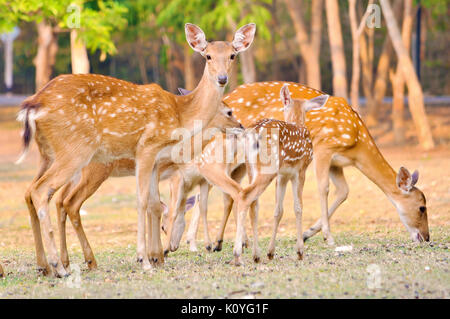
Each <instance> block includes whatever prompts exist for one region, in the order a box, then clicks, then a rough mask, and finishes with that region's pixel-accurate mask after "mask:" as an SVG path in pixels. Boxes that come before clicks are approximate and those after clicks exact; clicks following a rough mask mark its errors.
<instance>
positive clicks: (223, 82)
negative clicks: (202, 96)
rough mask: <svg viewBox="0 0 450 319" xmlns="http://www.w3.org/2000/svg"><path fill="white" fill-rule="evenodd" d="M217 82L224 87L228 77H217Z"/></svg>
mask: <svg viewBox="0 0 450 319" xmlns="http://www.w3.org/2000/svg"><path fill="white" fill-rule="evenodd" d="M217 82H219V84H222V85H225V84H227V82H228V76H226V75H219V76H218V77H217Z"/></svg>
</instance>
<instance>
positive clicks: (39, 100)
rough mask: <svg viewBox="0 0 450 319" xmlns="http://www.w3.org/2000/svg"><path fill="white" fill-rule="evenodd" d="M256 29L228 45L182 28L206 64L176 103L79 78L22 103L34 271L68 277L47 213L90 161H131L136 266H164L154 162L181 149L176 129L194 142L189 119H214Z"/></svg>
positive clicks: (165, 95) (162, 95) (167, 96)
mask: <svg viewBox="0 0 450 319" xmlns="http://www.w3.org/2000/svg"><path fill="white" fill-rule="evenodd" d="M255 30H256V26H255V24H248V25H245V26H243V27H241V28H240V29H239V30H238V31H237V32H236V34H235V35H234V39H233V41H232V42H231V43H230V42H224V41H216V42H209V43H208V42H207V41H206V37H205V34H204V33H203V31H202V30H201V29H200V28H199V27H197V26H195V25H193V24H186V26H185V32H186V39H187V41H188V43H189V45H190V46H191V47H192V49H193V50H195V51H197V52H199V53H200V54H202V55H203V56H204V57H205V58H206V64H205V70H204V73H203V76H202V79H201V80H200V83H199V84H198V86H197V87H196V89H195V90H194V91H193V92H192V94H189V95H186V96H176V95H174V94H171V93H169V92H167V91H164V90H163V89H161V88H160V87H159V86H158V85H155V84H154V85H150V86H148V85H136V84H133V83H130V82H126V81H122V80H118V79H115V78H111V77H106V76H102V75H94V74H88V75H84V74H83V75H82V74H78V75H62V76H58V77H57V78H55V79H53V80H52V81H50V82H49V83H48V84H47V85H46V86H45V87H44V88H42V89H41V90H40V91H39V92H37V93H36V94H35V95H34V96H32V97H30V98H28V99H27V100H26V101H25V102H24V103H23V105H22V110H21V118H22V119H23V121H24V126H25V129H24V134H23V138H24V154H25V153H26V150H27V149H28V147H29V144H30V141H31V137H32V136H33V134H35V140H36V142H37V144H38V148H39V151H40V155H41V166H40V169H39V172H38V174H37V176H36V177H35V179H34V180H33V181H32V183H31V186H30V187H29V189H28V190H27V192H26V194H25V200H26V202H27V205H28V209H29V212H30V216H31V224H32V228H33V235H34V238H35V244H36V255H37V263H38V267H39V268H40V269H41V270H42V271H43V272H44V273H50V271H53V273H54V274H55V275H56V276H65V275H67V272H66V270H65V269H64V267H63V265H62V262H61V260H60V258H59V256H58V252H57V249H56V245H55V241H54V235H53V229H52V226H51V221H50V215H49V213H48V206H49V202H50V200H51V198H52V195H53V194H54V193H55V192H56V191H57V190H58V189H59V188H60V187H61V186H63V185H64V184H66V183H67V182H69V181H70V180H71V179H72V178H73V177H74V176H76V175H77V174H79V172H80V170H81V169H82V168H83V167H84V166H86V165H87V164H89V163H90V162H99V163H109V162H111V161H113V160H117V159H121V158H134V160H135V162H136V179H137V193H138V196H137V197H138V240H137V257H138V260H140V261H142V262H143V265H144V267H145V268H149V267H150V266H151V265H150V262H149V259H150V260H151V261H152V262H153V263H154V264H160V263H163V262H164V255H163V249H162V244H161V236H160V222H161V213H162V212H161V205H160V197H159V188H158V173H157V170H156V169H155V168H156V165H155V163H157V162H158V161H160V160H161V159H163V158H168V157H169V156H170V153H171V150H172V148H173V146H174V145H176V144H177V143H179V142H180V141H179V140H177V139H174V138H173V137H172V133H173V132H174V130H176V129H177V128H180V127H183V128H185V129H186V130H188V132H189V134H190V135H194V134H195V133H198V131H197V132H196V130H195V125H194V122H196V120H197V121H198V120H199V121H202V123H203V124H207V123H209V122H210V120H211V119H212V118H213V117H214V115H215V114H216V113H217V111H218V108H219V105H220V102H221V100H222V97H223V90H224V88H225V85H226V84H227V82H228V73H229V72H230V70H231V66H232V63H233V62H234V60H235V57H236V55H237V54H238V53H239V52H241V51H244V50H246V49H247V48H248V47H249V46H250V44H251V43H252V41H253V38H254V34H255ZM200 129H201V128H200ZM21 158H23V157H21ZM147 211H148V213H147ZM146 214H147V219H148V220H147V223H146ZM146 225H147V230H148V238H147V239H148V242H147V243H146V241H145V233H146ZM41 231H42V237H43V239H44V243H45V248H46V250H47V252H48V261H47V258H46V255H45V251H44V244H43V242H42V237H41ZM49 264H50V266H51V268H50V266H49Z"/></svg>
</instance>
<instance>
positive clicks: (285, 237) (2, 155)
mask: <svg viewBox="0 0 450 319" xmlns="http://www.w3.org/2000/svg"><path fill="white" fill-rule="evenodd" d="M16 112H17V107H6V108H0V262H1V263H2V264H3V266H4V269H5V273H6V278H3V279H0V298H46V297H50V298H132V297H135V298H141V297H142V298H170V297H171V298H319V297H320V298H449V297H450V272H449V250H448V249H449V245H450V233H449V230H450V225H449V221H450V189H449V186H450V183H449V181H450V178H449V173H448V172H449V171H450V161H449V157H450V156H449V155H450V147H449V145H450V141H449V139H450V132H449V127H450V125H449V123H448V119H449V118H450V117H449V115H450V114H449V111H448V108H438V107H433V108H429V110H428V112H429V113H430V121H431V123H432V126H433V133H434V134H435V136H436V137H437V138H436V139H437V141H438V147H437V148H436V149H435V150H433V151H429V152H424V151H422V150H420V149H418V148H417V147H415V146H412V145H411V146H406V147H402V148H398V147H395V146H393V145H392V143H391V142H390V140H391V138H390V137H389V136H390V135H389V134H390V133H389V131H390V130H389V127H387V126H386V125H388V124H385V126H384V127H383V126H380V127H379V128H377V129H374V130H373V132H374V133H375V134H374V135H375V137H376V139H377V143H378V144H381V145H382V146H383V147H382V148H381V150H382V153H383V154H384V155H385V157H386V158H387V160H388V161H389V162H390V163H391V165H392V166H393V167H394V168H395V169H398V168H399V167H400V166H401V165H403V166H405V167H407V168H408V169H410V170H414V169H418V170H419V172H420V178H419V182H418V187H419V188H421V189H422V190H423V191H424V193H425V195H426V197H427V204H428V214H429V215H428V216H429V225H430V233H431V242H430V243H423V244H414V243H412V242H410V240H409V235H408V233H407V231H406V229H405V228H404V226H403V225H402V224H401V223H400V220H399V217H398V215H397V213H396V211H395V209H394V207H393V206H392V205H391V203H390V202H389V201H388V199H387V198H386V197H385V196H384V194H383V193H382V192H381V191H380V190H379V189H378V188H377V187H376V186H375V185H374V184H372V183H371V182H370V181H369V180H368V179H367V178H365V177H364V176H363V175H362V174H361V173H360V172H359V171H357V170H356V169H354V168H347V169H346V170H345V174H346V177H347V180H348V182H349V185H350V195H349V198H348V200H347V201H346V202H345V203H344V204H343V205H342V206H341V208H339V210H338V211H337V213H336V215H335V216H334V217H333V219H332V222H331V229H332V232H333V233H334V235H335V240H336V243H337V246H351V247H352V250H351V251H344V252H336V251H335V249H334V248H330V247H328V246H327V245H326V244H325V243H324V242H323V239H322V237H321V234H318V235H317V236H315V237H313V238H312V239H311V240H310V241H308V242H307V243H306V251H305V257H304V260H303V261H298V260H297V259H296V253H295V248H294V247H295V217H294V214H293V212H292V194H291V192H290V190H288V193H287V195H286V200H285V214H284V217H283V219H282V221H281V225H280V233H279V239H278V241H277V250H276V255H275V258H274V260H272V261H269V260H268V259H267V258H266V257H265V254H266V252H267V246H268V239H269V236H270V230H271V225H272V214H273V209H274V204H275V201H274V186H273V185H271V186H270V187H269V189H268V190H267V191H266V192H265V193H264V194H263V195H262V198H261V205H260V218H259V220H260V223H259V233H260V243H261V249H262V253H263V256H264V258H262V261H261V263H259V264H254V263H253V262H252V260H251V254H250V251H249V250H248V249H246V250H245V254H244V260H245V265H244V266H241V267H235V266H233V265H231V264H229V261H230V260H231V259H232V238H233V235H234V229H235V226H234V221H231V222H230V223H229V225H228V228H227V232H226V236H225V244H224V249H223V251H222V252H220V253H210V252H207V251H206V250H204V249H203V248H202V233H203V232H202V231H201V229H200V232H199V237H200V238H199V245H198V246H199V248H200V249H199V251H198V252H197V253H193V252H190V251H189V250H188V247H187V245H186V243H185V240H184V239H183V241H182V246H181V247H180V249H179V250H178V251H177V252H175V253H173V254H170V255H169V257H168V258H167V259H166V263H165V265H164V266H162V267H159V268H156V269H154V270H152V271H149V272H143V271H142V270H141V268H140V266H139V265H138V264H137V263H136V262H135V258H136V229H137V225H136V208H135V202H136V198H135V181H134V178H133V177H123V178H111V179H109V180H108V181H107V182H105V183H104V185H102V187H101V188H100V189H99V191H98V192H97V193H96V194H95V195H94V196H93V197H92V198H90V199H89V200H88V201H87V202H86V203H85V205H84V206H83V209H84V210H85V211H86V213H87V214H86V215H84V216H82V218H83V223H84V226H85V230H86V233H87V236H88V238H89V240H90V242H91V245H92V247H93V249H94V253H95V255H96V258H97V262H98V264H99V268H98V270H95V271H88V270H87V267H86V265H85V264H84V263H83V257H82V252H81V248H80V246H79V243H78V240H77V238H76V235H75V232H74V231H73V228H72V226H71V225H70V224H69V223H68V245H69V253H70V256H71V263H72V276H70V277H69V278H66V279H56V278H51V277H43V276H40V275H38V273H37V271H36V262H35V255H34V244H33V236H32V232H31V228H30V225H29V221H28V220H29V219H28V212H27V210H26V206H25V203H24V200H23V194H24V190H25V189H26V187H27V186H28V184H29V183H30V181H31V179H32V178H33V176H34V174H35V173H36V170H37V150H36V146H35V145H33V148H32V151H31V153H30V156H29V157H28V158H27V160H26V161H25V162H24V163H23V164H21V165H14V164H13V162H14V160H15V159H16V158H17V156H18V154H19V153H20V148H21V145H20V126H19V124H18V123H16V122H14V116H15V114H16ZM408 126H409V127H412V124H411V123H410V121H408ZM408 132H410V131H408ZM412 135H413V134H412V133H411V134H410V133H408V136H410V139H413V137H412ZM316 189H317V188H316V183H315V180H314V173H313V172H312V169H311V168H310V169H309V170H308V172H307V180H306V185H305V191H304V195H303V200H304V225H305V227H308V226H310V225H311V224H312V223H313V222H314V221H315V220H316V219H317V218H318V217H319V204H318V195H317V191H316ZM332 192H333V188H331V193H332ZM162 196H163V198H164V199H165V200H166V201H167V198H168V188H167V185H166V184H162ZM209 205H210V206H209V212H208V217H209V221H210V232H211V234H212V236H213V237H214V236H215V234H216V232H217V228H218V225H219V221H220V218H221V214H222V196H221V194H220V192H219V191H217V190H213V192H212V193H211V196H210V199H209ZM54 211H55V210H54V206H53V205H52V214H53V216H52V219H53V225H54V227H55V229H56V216H54ZM190 215H191V213H188V214H187V220H188V221H189V219H190ZM163 239H165V238H163Z"/></svg>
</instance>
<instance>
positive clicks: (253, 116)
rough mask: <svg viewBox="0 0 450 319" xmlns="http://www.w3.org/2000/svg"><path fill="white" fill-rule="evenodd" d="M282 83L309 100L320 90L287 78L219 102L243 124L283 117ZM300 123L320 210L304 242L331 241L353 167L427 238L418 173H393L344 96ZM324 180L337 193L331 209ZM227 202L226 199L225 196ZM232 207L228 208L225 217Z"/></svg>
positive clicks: (416, 234) (415, 234) (244, 88)
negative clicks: (307, 138) (307, 137)
mask: <svg viewBox="0 0 450 319" xmlns="http://www.w3.org/2000/svg"><path fill="white" fill-rule="evenodd" d="M284 84H288V85H289V88H290V92H291V94H292V98H293V99H311V98H314V97H316V96H319V95H321V94H323V93H322V92H320V91H317V90H315V89H311V88H308V87H306V86H303V85H300V84H297V83H292V82H259V83H252V84H244V85H241V86H239V87H238V88H236V89H235V90H234V91H233V92H231V93H229V94H227V95H226V96H225V97H224V102H225V103H226V104H227V105H228V106H230V107H231V109H232V110H233V113H234V116H235V117H236V118H237V119H238V120H239V121H240V122H241V123H242V124H243V125H244V126H245V127H247V126H248V125H250V124H251V123H253V122H254V121H255V120H258V119H261V118H275V119H283V106H282V104H281V101H280V100H278V99H277V98H276V95H277V94H278V92H279V90H280V88H281V86H283V85H284ZM305 124H306V127H307V128H308V130H309V131H310V134H311V137H312V142H313V148H314V164H315V165H314V166H315V172H316V178H317V183H318V190H319V198H320V206H321V212H322V216H321V219H319V220H318V221H317V222H316V223H315V224H314V226H312V227H311V228H310V229H308V230H307V231H305V233H304V239H305V240H306V239H308V238H309V237H311V236H313V235H315V234H316V233H317V232H319V231H320V230H321V229H322V232H323V234H324V237H325V239H327V240H328V242H329V243H330V244H332V243H333V242H334V241H333V239H332V237H331V233H330V228H329V224H328V219H329V218H330V217H331V216H332V215H333V213H334V212H335V211H336V209H337V208H338V207H339V206H340V205H341V204H342V203H343V202H344V201H345V200H346V199H347V195H348V191H349V189H348V185H347V182H346V180H345V177H344V171H343V167H345V166H349V165H353V166H355V167H357V168H358V169H359V170H360V171H361V172H362V173H363V174H364V175H366V176H367V177H368V178H369V179H370V180H372V181H373V182H374V183H375V184H376V185H377V186H378V187H380V188H381V190H382V191H383V192H384V193H385V194H386V195H387V196H388V198H389V199H390V201H391V202H392V203H393V204H394V206H395V208H396V209H397V212H398V214H399V216H400V220H401V221H402V223H403V224H404V225H405V227H406V229H407V230H408V232H409V233H410V235H411V238H412V240H414V241H418V242H421V241H424V240H425V241H429V238H430V236H429V230H428V220H427V208H426V201H425V196H424V194H423V193H422V192H421V191H420V190H419V189H418V188H416V187H415V186H414V185H415V184H416V183H417V180H418V172H417V171H416V172H414V174H412V175H411V174H410V173H409V172H408V170H407V169H406V168H403V167H401V168H400V169H399V171H398V173H396V172H395V171H394V170H393V169H392V167H391V166H390V165H389V164H388V162H387V161H386V160H385V159H384V157H383V155H382V154H381V153H380V151H379V150H378V148H377V146H376V145H375V142H374V140H373V138H372V136H371V135H370V133H369V131H368V130H367V127H366V126H365V125H364V123H363V121H362V120H361V118H360V116H359V115H358V113H356V112H355V111H354V110H353V109H352V108H351V107H350V106H349V105H348V104H347V102H346V100H345V99H343V98H339V97H333V96H331V97H330V98H329V99H328V102H327V105H326V106H325V107H324V108H323V109H321V110H317V111H311V112H309V113H308V114H307V116H306V122H305ZM329 178H331V180H332V182H333V183H334V185H335V186H336V192H337V193H336V195H337V196H336V199H335V201H334V202H333V204H332V205H331V207H330V208H328V187H329ZM226 201H228V202H231V200H230V199H229V198H228V199H226ZM231 206H232V205H231V204H230V205H228V206H227V209H228V210H226V211H225V216H224V219H225V220H226V218H227V217H226V216H227V215H229V213H230V209H231ZM222 234H223V231H222ZM222 236H223V235H222ZM222 239H223V237H219V238H218V241H217V243H216V246H215V250H220V248H221V241H222Z"/></svg>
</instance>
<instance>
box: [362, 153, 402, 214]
mask: <svg viewBox="0 0 450 319" xmlns="http://www.w3.org/2000/svg"><path fill="white" fill-rule="evenodd" d="M364 147H367V145H365V146H364ZM371 147H375V148H376V146H371ZM365 153H367V154H368V155H367V156H365V158H364V160H363V161H358V163H357V166H358V167H359V168H360V169H361V170H362V172H363V173H364V174H365V175H366V176H367V177H368V178H369V179H370V180H372V182H374V183H375V184H376V185H377V186H378V187H379V188H380V189H381V190H382V191H383V192H384V193H385V194H386V196H387V197H388V198H389V200H390V201H391V202H392V203H393V204H394V205H395V206H396V207H397V206H398V205H397V201H398V200H400V198H401V196H402V193H401V191H400V189H399V188H398V187H397V182H396V177H397V174H396V172H395V171H394V169H393V168H392V167H391V165H389V163H388V162H387V161H386V159H385V158H384V157H383V155H381V153H380V152H379V150H378V149H377V152H376V154H374V152H372V151H369V152H365Z"/></svg>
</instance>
